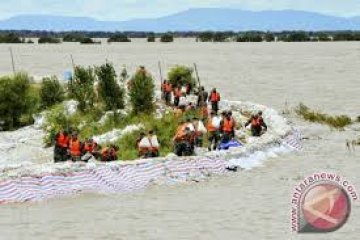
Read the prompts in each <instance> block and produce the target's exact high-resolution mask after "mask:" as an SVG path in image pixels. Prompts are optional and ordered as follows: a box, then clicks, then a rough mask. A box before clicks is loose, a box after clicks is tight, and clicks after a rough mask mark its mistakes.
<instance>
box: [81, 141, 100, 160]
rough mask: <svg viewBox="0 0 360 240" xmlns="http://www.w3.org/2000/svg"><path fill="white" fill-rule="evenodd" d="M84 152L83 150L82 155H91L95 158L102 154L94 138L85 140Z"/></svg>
mask: <svg viewBox="0 0 360 240" xmlns="http://www.w3.org/2000/svg"><path fill="white" fill-rule="evenodd" d="M82 150H83V152H82V155H85V154H91V155H93V156H94V157H95V158H98V157H99V154H100V153H99V148H98V144H97V143H96V142H95V141H94V139H92V138H90V139H87V140H85V143H84V147H83V149H82Z"/></svg>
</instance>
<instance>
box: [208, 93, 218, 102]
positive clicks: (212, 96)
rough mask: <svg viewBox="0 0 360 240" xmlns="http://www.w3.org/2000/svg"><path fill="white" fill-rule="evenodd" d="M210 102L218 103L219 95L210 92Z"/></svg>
mask: <svg viewBox="0 0 360 240" xmlns="http://www.w3.org/2000/svg"><path fill="white" fill-rule="evenodd" d="M210 101H211V102H219V101H220V94H219V93H218V92H211V96H210Z"/></svg>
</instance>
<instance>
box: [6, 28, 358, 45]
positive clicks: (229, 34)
mask: <svg viewBox="0 0 360 240" xmlns="http://www.w3.org/2000/svg"><path fill="white" fill-rule="evenodd" d="M28 38H39V39H38V43H40V44H41V43H61V42H80V43H82V44H100V42H99V41H96V40H94V38H107V39H108V40H107V41H108V43H111V42H131V39H132V38H146V39H147V41H148V42H156V41H157V39H159V40H158V41H160V42H173V41H174V38H195V39H196V41H198V42H274V41H279V42H329V41H360V31H320V32H306V31H282V32H261V31H246V32H233V31H223V32H216V31H204V32H167V33H154V32H131V31H128V32H83V31H72V32H52V31H28V30H21V31H4V30H3V31H0V43H34V42H33V41H32V40H31V39H28ZM26 39H28V40H26Z"/></svg>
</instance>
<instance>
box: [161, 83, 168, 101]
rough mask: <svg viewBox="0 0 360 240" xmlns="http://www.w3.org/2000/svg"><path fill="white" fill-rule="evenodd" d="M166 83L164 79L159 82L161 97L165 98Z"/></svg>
mask: <svg viewBox="0 0 360 240" xmlns="http://www.w3.org/2000/svg"><path fill="white" fill-rule="evenodd" d="M166 84H167V81H166V80H164V81H163V83H162V84H161V99H162V100H165V86H166Z"/></svg>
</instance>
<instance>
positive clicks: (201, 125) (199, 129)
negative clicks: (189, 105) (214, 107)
mask: <svg viewBox="0 0 360 240" xmlns="http://www.w3.org/2000/svg"><path fill="white" fill-rule="evenodd" d="M197 130H198V132H201V133H203V134H205V133H207V130H206V127H205V126H204V123H203V122H202V121H199V122H198V127H197Z"/></svg>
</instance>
